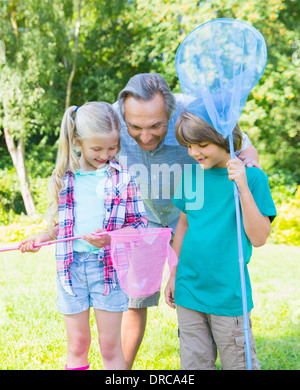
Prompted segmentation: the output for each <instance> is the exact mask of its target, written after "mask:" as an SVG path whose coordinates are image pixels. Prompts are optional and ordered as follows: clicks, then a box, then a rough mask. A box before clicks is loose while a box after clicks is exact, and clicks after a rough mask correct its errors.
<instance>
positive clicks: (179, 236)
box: [165, 212, 189, 309]
mask: <svg viewBox="0 0 300 390" xmlns="http://www.w3.org/2000/svg"><path fill="white" fill-rule="evenodd" d="M188 227H189V224H188V220H187V216H186V214H185V213H183V212H181V213H180V218H179V221H178V224H177V228H176V231H175V236H174V242H173V249H174V251H175V253H176V255H177V257H178V259H179V256H180V252H181V247H182V243H183V239H184V236H185V234H186V232H187V230H188ZM176 272H177V266H174V267H173V268H172V272H171V274H170V278H169V281H168V283H167V285H166V288H165V301H166V303H167V304H168V305H169V306H170V307H172V308H173V309H174V308H175V301H174V294H175V279H176Z"/></svg>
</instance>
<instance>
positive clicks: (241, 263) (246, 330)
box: [229, 134, 252, 370]
mask: <svg viewBox="0 0 300 390" xmlns="http://www.w3.org/2000/svg"><path fill="white" fill-rule="evenodd" d="M229 148H230V158H231V159H233V158H235V155H234V146H233V139H232V134H230V135H229ZM233 187H234V200H235V212H236V228H237V238H238V251H239V266H240V277H241V288H242V303H243V327H244V336H245V348H246V357H247V369H248V370H252V360H251V348H250V338H249V317H248V309H247V291H246V282H245V270H244V267H245V263H244V255H243V244H242V228H241V211H240V202H239V191H238V186H237V185H236V183H235V182H233Z"/></svg>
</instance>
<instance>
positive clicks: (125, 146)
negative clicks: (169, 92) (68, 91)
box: [114, 94, 251, 232]
mask: <svg viewBox="0 0 300 390" xmlns="http://www.w3.org/2000/svg"><path fill="white" fill-rule="evenodd" d="M174 96H175V99H176V105H177V107H176V111H175V112H174V114H173V116H172V118H171V119H170V121H169V126H168V132H167V135H166V137H165V138H164V139H163V140H162V141H161V143H160V144H159V145H158V146H157V147H156V148H155V149H154V150H151V151H146V150H143V149H141V147H140V146H139V145H138V144H137V143H136V141H135V140H134V139H133V138H132V137H131V136H130V135H129V134H128V131H127V126H126V123H125V122H124V119H123V118H122V115H121V113H120V110H119V106H118V102H116V103H114V108H115V109H116V110H117V112H118V113H119V117H120V121H121V151H120V153H119V155H118V158H119V160H120V163H121V164H122V165H124V166H127V167H128V168H129V169H130V170H131V172H132V173H133V174H134V176H135V180H136V183H137V185H138V187H139V190H140V192H141V195H142V198H143V201H144V204H145V210H146V213H147V218H148V221H149V225H148V226H149V227H166V226H168V227H170V228H172V229H173V232H174V231H175V229H176V226H177V223H178V219H179V215H180V212H179V210H178V209H177V208H176V207H175V206H174V204H173V203H172V196H173V195H174V192H175V189H176V187H177V185H178V183H179V180H180V178H181V175H182V173H183V171H184V168H185V166H186V165H189V164H194V163H195V160H194V159H193V158H192V157H190V156H189V154H188V149H187V148H186V147H185V146H182V145H180V144H179V143H178V141H177V139H176V136H175V124H176V121H177V119H178V118H179V116H180V114H181V113H182V111H183V110H184V108H185V106H184V101H183V95H181V94H175V95H174ZM250 145H251V142H250V140H249V138H248V137H247V135H246V134H243V147H242V149H241V150H243V149H245V148H247V147H249V146H250ZM237 154H238V153H237Z"/></svg>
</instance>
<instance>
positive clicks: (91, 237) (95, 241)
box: [82, 229, 111, 248]
mask: <svg viewBox="0 0 300 390" xmlns="http://www.w3.org/2000/svg"><path fill="white" fill-rule="evenodd" d="M104 232H106V230H103V229H96V230H95V231H94V232H93V233H91V234H83V235H82V239H83V240H85V241H87V242H89V243H90V244H92V245H94V246H95V247H97V248H102V247H103V246H106V245H110V241H111V238H110V235H109V234H103V235H101V236H100V235H99V236H97V235H96V234H97V233H104Z"/></svg>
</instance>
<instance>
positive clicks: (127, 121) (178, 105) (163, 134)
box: [114, 73, 258, 369]
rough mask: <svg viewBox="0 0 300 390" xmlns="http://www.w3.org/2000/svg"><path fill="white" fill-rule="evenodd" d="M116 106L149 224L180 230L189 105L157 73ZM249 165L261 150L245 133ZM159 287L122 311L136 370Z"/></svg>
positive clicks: (126, 157) (140, 77)
mask: <svg viewBox="0 0 300 390" xmlns="http://www.w3.org/2000/svg"><path fill="white" fill-rule="evenodd" d="M114 107H115V108H116V109H117V110H118V111H119V114H120V120H121V126H122V127H121V151H120V153H119V159H120V162H121V163H123V164H124V165H126V166H127V167H128V168H130V169H131V170H132V171H133V173H134V174H135V176H136V181H137V183H138V184H139V187H140V191H141V194H142V197H143V200H144V204H145V208H146V212H147V217H148V220H149V227H167V226H168V227H170V228H172V229H173V232H175V228H176V225H177V222H178V219H179V214H180V212H179V210H178V209H177V208H176V207H175V206H174V205H173V203H172V201H171V199H172V196H173V194H174V191H175V189H176V185H177V183H178V181H179V179H180V176H181V174H182V172H183V169H184V165H185V164H193V163H194V160H193V159H192V158H191V157H190V156H189V154H188V151H187V148H185V147H183V146H181V145H180V144H179V143H178V142H177V140H176V137H175V123H176V120H177V118H178V117H179V115H180V113H181V112H182V111H183V109H184V98H183V96H182V95H173V94H172V92H171V90H170V88H169V86H168V85H167V83H166V81H165V80H164V79H163V78H162V77H161V76H160V75H158V74H155V73H145V74H137V75H135V76H134V77H132V78H131V79H130V80H129V82H128V83H127V85H126V86H125V88H124V89H123V90H122V91H121V92H120V93H119V96H118V102H116V103H115V104H114ZM238 156H239V158H241V159H243V160H244V163H247V166H253V165H256V166H258V164H257V162H256V161H257V160H258V154H257V151H256V149H255V148H254V147H253V146H252V145H251V142H250V140H249V138H248V137H247V135H246V134H244V135H243V148H242V151H241V152H240V153H239V154H238ZM159 296H160V292H157V293H156V294H154V295H152V296H150V297H146V298H140V299H130V305H129V310H128V312H125V313H124V314H123V321H122V343H123V352H124V356H125V361H126V365H127V369H131V367H132V364H133V362H134V359H135V356H136V353H137V351H138V349H139V346H140V344H141V342H142V339H143V336H144V332H145V328H146V322H147V307H150V306H157V305H158V301H159Z"/></svg>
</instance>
